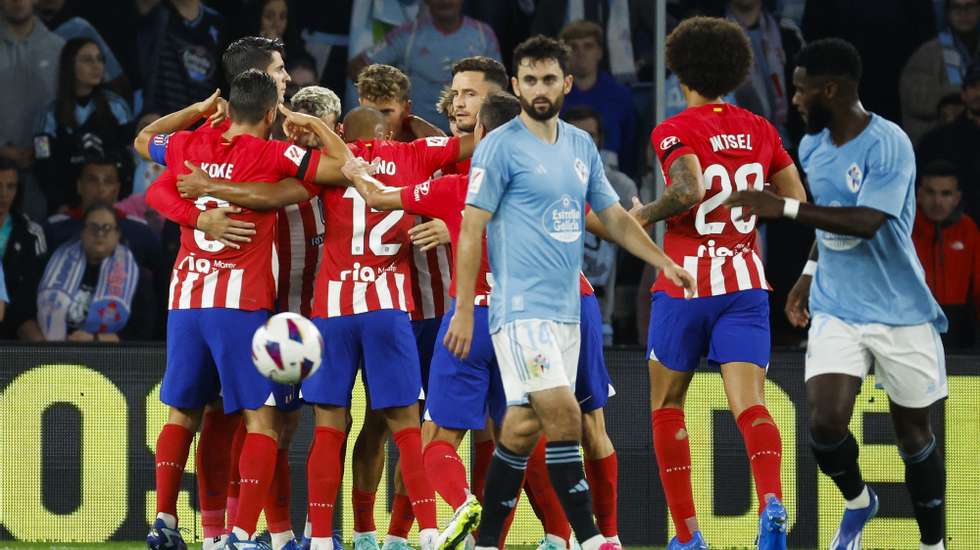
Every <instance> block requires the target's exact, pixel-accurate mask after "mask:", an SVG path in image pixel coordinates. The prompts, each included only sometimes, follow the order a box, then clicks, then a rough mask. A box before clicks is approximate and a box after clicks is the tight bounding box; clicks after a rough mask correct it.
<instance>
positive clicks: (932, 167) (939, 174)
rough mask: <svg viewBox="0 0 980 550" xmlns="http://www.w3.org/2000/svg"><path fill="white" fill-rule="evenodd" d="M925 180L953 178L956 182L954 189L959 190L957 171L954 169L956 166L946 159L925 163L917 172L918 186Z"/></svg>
mask: <svg viewBox="0 0 980 550" xmlns="http://www.w3.org/2000/svg"><path fill="white" fill-rule="evenodd" d="M926 178H953V179H955V180H956V188H957V189H959V188H960V178H959V171H958V170H957V169H956V164H954V163H952V162H950V161H948V160H946V159H936V160H932V161H929V162H927V163H926V165H925V166H923V167H922V170H920V171H919V184H920V185H921V184H922V182H923V181H925V179H926Z"/></svg>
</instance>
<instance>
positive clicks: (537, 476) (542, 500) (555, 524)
mask: <svg viewBox="0 0 980 550" xmlns="http://www.w3.org/2000/svg"><path fill="white" fill-rule="evenodd" d="M547 443H548V442H547V440H545V438H544V437H543V436H542V437H541V438H540V439H539V440H538V445H537V446H536V447H535V448H534V450H533V451H531V456H530V457H529V458H528V461H527V473H526V474H525V477H524V492H526V493H527V497H528V500H530V501H531V507H532V508H534V511H535V513H536V514H538V518H539V519H540V520H541V525H542V526H543V527H544V532H545V533H547V534H549V535H554V536H556V537H561V539H562V540H564V541H565V542H568V540H569V539H570V538H572V527H571V525H569V524H568V518H566V517H565V510H564V509H563V508H562V507H561V501H560V500H558V493H556V492H555V488H554V487H553V486H552V485H551V478H550V477H549V476H548V465H547V464H545V460H544V452H545V447H546V446H547Z"/></svg>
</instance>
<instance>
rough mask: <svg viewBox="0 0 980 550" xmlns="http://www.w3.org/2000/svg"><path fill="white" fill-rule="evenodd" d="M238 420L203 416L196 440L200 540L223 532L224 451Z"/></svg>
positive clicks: (217, 413)
mask: <svg viewBox="0 0 980 550" xmlns="http://www.w3.org/2000/svg"><path fill="white" fill-rule="evenodd" d="M240 421H241V417H240V416H239V415H237V414H228V415H226V414H225V413H224V411H221V410H212V411H208V412H207V413H205V414H204V421H203V422H202V423H201V437H200V439H198V441H197V453H196V455H195V457H196V460H195V462H196V463H197V498H198V500H199V502H200V505H201V526H202V527H203V528H204V538H209V539H210V538H214V537H217V536H220V535H221V534H222V533H223V532H224V530H225V506H226V503H227V499H228V477H229V475H230V471H231V454H230V453H229V452H228V448H229V447H231V442H232V440H233V439H234V438H235V431H236V430H237V429H238V423H239V422H240Z"/></svg>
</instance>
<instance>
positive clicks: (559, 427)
mask: <svg viewBox="0 0 980 550" xmlns="http://www.w3.org/2000/svg"><path fill="white" fill-rule="evenodd" d="M541 425H542V429H543V430H544V433H545V435H547V436H548V439H549V440H551V441H581V440H582V410H581V409H580V408H579V406H578V403H577V402H576V401H575V399H574V398H572V399H571V402H569V403H565V402H561V403H558V404H556V405H555V406H554V407H550V408H549V409H548V410H545V411H544V414H543V415H542V416H541Z"/></svg>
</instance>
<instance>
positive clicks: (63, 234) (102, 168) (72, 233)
mask: <svg viewBox="0 0 980 550" xmlns="http://www.w3.org/2000/svg"><path fill="white" fill-rule="evenodd" d="M121 169H122V163H121V162H120V161H119V159H118V158H117V156H116V155H114V154H113V155H107V156H104V157H94V158H89V159H87V160H86V161H85V163H84V164H83V165H82V167H81V170H80V171H79V174H78V179H77V180H76V182H75V185H76V188H77V191H78V197H79V198H78V204H77V205H76V206H74V207H72V208H69V209H67V210H66V211H65V213H63V214H55V215H54V216H51V217H50V218H48V225H47V227H46V228H45V236H46V237H47V240H48V247H49V248H50V249H52V250H54V249H56V248H58V247H59V246H61V245H62V244H63V243H65V242H68V241H70V240H72V239H76V238H78V235H79V233H80V232H81V231H82V229H83V226H84V224H83V222H82V216H83V214H84V213H85V211H86V210H87V209H88V207H89V206H91V205H93V204H95V203H106V204H115V203H116V202H117V201H118V200H119V196H120V189H121V188H122V179H121ZM115 212H116V217H117V218H118V224H119V229H120V231H121V235H122V239H123V242H124V243H125V244H126V245H127V246H128V247H129V249H130V250H131V251H132V252H133V255H134V256H135V257H136V261H137V262H139V264H140V265H141V266H146V267H149V268H151V269H153V270H154V272H155V273H163V271H162V269H163V267H162V266H161V265H160V242H159V241H158V240H157V237H156V236H155V235H154V234H153V232H152V231H150V228H149V227H148V226H147V224H146V221H145V220H143V219H141V218H137V217H135V216H130V215H126V214H125V213H123V212H121V211H115Z"/></svg>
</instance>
